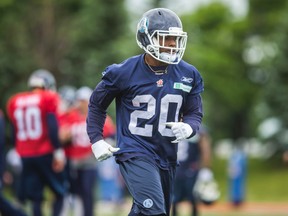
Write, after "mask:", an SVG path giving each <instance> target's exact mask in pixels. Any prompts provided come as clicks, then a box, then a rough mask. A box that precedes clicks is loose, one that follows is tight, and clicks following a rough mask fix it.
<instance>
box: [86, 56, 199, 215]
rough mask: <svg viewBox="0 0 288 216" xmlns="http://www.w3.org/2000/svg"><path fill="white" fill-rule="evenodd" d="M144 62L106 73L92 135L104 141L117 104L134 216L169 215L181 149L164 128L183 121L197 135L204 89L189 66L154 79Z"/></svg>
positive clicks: (90, 123) (119, 157) (96, 98)
mask: <svg viewBox="0 0 288 216" xmlns="http://www.w3.org/2000/svg"><path fill="white" fill-rule="evenodd" d="M144 57H145V54H142V55H138V56H134V57H131V58H129V59H127V60H125V61H124V62H122V63H120V64H113V65H110V66H108V67H107V68H106V70H105V71H104V72H103V77H102V81H101V82H100V83H99V84H98V85H97V86H96V88H95V90H94V91H93V94H92V96H91V98H90V103H89V112H88V117H87V132H88V135H89V137H90V141H91V143H95V142H97V141H99V140H101V139H103V135H102V131H103V125H104V122H105V117H106V109H107V108H108V106H109V105H110V104H111V102H112V101H113V100H114V99H115V101H116V125H117V147H119V148H120V150H119V151H117V152H116V153H114V156H115V157H116V161H117V162H118V163H119V164H120V171H121V173H122V175H123V177H124V180H125V182H126V185H127V187H128V189H129V191H130V193H131V194H132V196H133V200H134V205H133V207H132V210H131V213H130V214H129V215H134V214H133V212H134V213H135V215H138V213H139V212H141V213H142V214H145V215H160V214H167V215H169V206H170V203H171V200H172V199H171V197H170V196H171V192H172V190H173V180H174V175H175V168H176V165H177V148H178V145H177V144H174V143H171V141H173V140H175V136H174V134H173V132H172V130H171V129H170V128H168V127H167V126H166V125H165V123H167V122H179V121H180V119H181V121H183V122H184V123H187V124H189V125H190V126H191V127H192V129H193V133H192V135H191V136H193V135H195V134H196V133H197V131H198V130H199V126H200V124H201V120H202V116H203V113H202V101H201V96H200V93H201V92H202V91H203V90H204V87H203V81H202V78H201V76H200V74H199V72H198V71H197V69H196V68H195V67H194V66H192V65H190V64H188V63H186V62H185V61H183V60H181V61H180V62H179V64H177V65H176V64H174V65H172V64H171V65H168V67H167V72H166V73H162V74H155V73H154V72H152V71H151V69H150V68H149V67H148V65H147V64H145V61H144ZM135 158H136V160H135ZM131 173H137V175H133V174H131ZM138 174H139V175H138ZM158 175H159V176H158ZM144 183H145V184H144ZM136 190H137V193H135V191H136ZM161 191H162V193H161ZM167 200H168V201H167Z"/></svg>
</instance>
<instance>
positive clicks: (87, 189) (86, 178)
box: [60, 86, 115, 216]
mask: <svg viewBox="0 0 288 216" xmlns="http://www.w3.org/2000/svg"><path fill="white" fill-rule="evenodd" d="M91 94H92V89H91V88H89V87H87V86H83V87H81V88H79V89H78V90H77V91H76V92H75V103H74V105H73V106H72V107H71V108H70V109H69V111H68V112H67V113H66V114H64V116H62V117H60V139H61V141H62V143H63V144H64V146H65V153H66V156H67V158H68V164H67V165H68V167H67V168H68V176H69V185H70V189H69V192H70V193H71V194H72V195H73V197H74V198H73V199H74V200H75V199H76V200H77V199H78V198H80V201H81V205H82V207H81V206H79V208H78V209H74V214H75V215H77V216H80V215H83V216H93V215H94V206H95V200H96V199H95V195H94V194H95V186H96V173H97V170H96V163H95V157H94V156H93V153H92V151H91V143H90V140H89V137H88V135H87V131H86V118H87V113H88V102H89V98H90V96H91ZM112 135H113V136H114V135H115V128H114V124H113V123H112V120H111V119H110V117H107V119H106V122H105V127H104V137H105V138H106V137H109V136H112ZM73 207H74V206H73Z"/></svg>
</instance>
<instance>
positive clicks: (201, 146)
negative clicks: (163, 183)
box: [172, 127, 213, 216]
mask: <svg viewBox="0 0 288 216" xmlns="http://www.w3.org/2000/svg"><path fill="white" fill-rule="evenodd" d="M211 154H212V153H211V138H210V135H209V133H208V131H207V129H206V128H204V127H201V128H200V130H199V131H198V133H197V134H196V135H195V136H194V137H192V138H190V139H187V140H183V141H181V142H179V144H178V152H177V157H178V161H179V167H178V168H177V171H176V177H175V182H174V198H173V206H172V215H173V216H177V215H179V209H178V205H179V203H180V202H182V201H188V202H189V205H190V208H191V210H190V214H189V215H191V216H198V215H199V207H198V205H199V203H200V202H201V200H200V197H199V196H198V195H199V194H196V193H195V185H196V182H197V181H198V182H199V183H200V182H201V183H200V184H203V183H204V182H206V181H212V180H213V173H212V171H211V169H210V166H211V160H212V155H211ZM199 183H198V184H199Z"/></svg>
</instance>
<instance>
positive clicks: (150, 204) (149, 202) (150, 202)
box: [143, 199, 153, 208]
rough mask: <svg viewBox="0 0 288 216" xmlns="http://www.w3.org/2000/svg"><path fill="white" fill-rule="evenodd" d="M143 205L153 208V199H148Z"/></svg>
mask: <svg viewBox="0 0 288 216" xmlns="http://www.w3.org/2000/svg"><path fill="white" fill-rule="evenodd" d="M143 206H144V207H145V208H151V207H152V206H153V201H152V200H151V199H146V200H144V202H143Z"/></svg>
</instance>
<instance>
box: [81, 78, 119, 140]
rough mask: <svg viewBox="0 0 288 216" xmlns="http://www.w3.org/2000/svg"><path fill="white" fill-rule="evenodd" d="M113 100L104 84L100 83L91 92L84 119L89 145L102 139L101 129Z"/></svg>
mask: <svg viewBox="0 0 288 216" xmlns="http://www.w3.org/2000/svg"><path fill="white" fill-rule="evenodd" d="M113 99H114V95H113V94H112V93H111V92H109V90H108V89H107V88H106V86H105V83H104V82H103V81H102V82H100V83H99V84H98V85H97V87H96V88H95V90H94V91H93V93H92V95H91V97H90V101H89V105H88V107H89V109H88V115H87V119H86V123H87V133H88V136H89V138H90V142H91V143H95V142H97V141H99V140H101V139H103V128H104V123H105V119H106V115H107V112H106V110H107V108H108V106H109V105H110V104H111V102H112V101H113Z"/></svg>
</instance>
